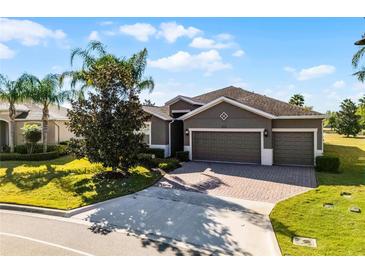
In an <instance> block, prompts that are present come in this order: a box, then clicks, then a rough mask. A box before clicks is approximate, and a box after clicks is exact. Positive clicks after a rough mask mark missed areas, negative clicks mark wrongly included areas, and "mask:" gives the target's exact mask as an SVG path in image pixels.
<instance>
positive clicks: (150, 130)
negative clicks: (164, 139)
mask: <svg viewBox="0 0 365 274" xmlns="http://www.w3.org/2000/svg"><path fill="white" fill-rule="evenodd" d="M144 124H145V125H149V132H148V144H147V145H149V146H150V145H151V141H152V122H144Z"/></svg>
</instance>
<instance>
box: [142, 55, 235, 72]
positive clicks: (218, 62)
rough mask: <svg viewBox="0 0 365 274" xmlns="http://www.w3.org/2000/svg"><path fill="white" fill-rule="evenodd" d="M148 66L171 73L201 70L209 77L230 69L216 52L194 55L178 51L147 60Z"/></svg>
mask: <svg viewBox="0 0 365 274" xmlns="http://www.w3.org/2000/svg"><path fill="white" fill-rule="evenodd" d="M148 64H149V65H150V66H151V67H154V68H160V69H165V70H172V71H181V70H187V69H199V70H203V71H204V72H205V74H206V75H210V74H211V73H213V72H215V71H218V70H223V69H229V68H231V65H230V64H228V63H224V62H222V57H221V56H220V55H219V52H218V51H216V50H209V51H203V52H201V53H199V54H196V55H192V54H190V53H188V52H186V51H179V52H177V53H175V54H173V55H171V56H168V57H163V58H160V59H157V60H149V61H148Z"/></svg>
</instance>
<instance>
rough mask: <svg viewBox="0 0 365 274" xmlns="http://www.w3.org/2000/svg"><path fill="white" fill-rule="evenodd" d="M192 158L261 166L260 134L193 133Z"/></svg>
mask: <svg viewBox="0 0 365 274" xmlns="http://www.w3.org/2000/svg"><path fill="white" fill-rule="evenodd" d="M192 158H193V160H202V161H219V162H239V163H254V164H260V163H261V140H260V133H259V132H206V131H193V132H192Z"/></svg>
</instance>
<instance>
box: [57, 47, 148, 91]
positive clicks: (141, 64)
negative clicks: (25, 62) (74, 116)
mask: <svg viewBox="0 0 365 274" xmlns="http://www.w3.org/2000/svg"><path fill="white" fill-rule="evenodd" d="M76 57H79V58H80V59H81V61H82V67H81V69H80V70H74V71H66V72H64V73H63V74H62V75H61V77H60V83H61V85H63V83H64V80H65V79H66V78H70V79H71V90H72V91H73V93H74V95H76V96H78V97H81V98H83V97H84V91H85V90H87V89H88V88H91V89H92V88H94V87H95V84H96V83H95V73H96V72H97V70H98V69H99V68H100V67H101V66H102V65H105V64H115V65H116V66H118V67H119V68H120V71H123V74H125V75H126V77H125V80H124V81H123V82H124V83H123V85H124V87H125V89H126V90H128V91H129V96H132V95H136V94H139V93H140V92H141V91H142V90H145V89H148V90H149V92H151V91H152V90H153V88H154V82H153V80H152V78H151V77H147V78H144V77H143V75H144V72H145V69H146V66H147V49H143V50H142V51H140V52H138V53H136V54H134V55H132V57H130V58H129V59H126V58H118V57H116V56H115V55H113V54H111V53H108V52H107V51H106V48H105V46H104V45H103V44H102V43H101V42H99V41H91V42H90V43H89V44H88V46H87V47H86V49H81V48H76V49H74V50H73V51H72V52H71V58H70V62H71V66H73V64H74V61H75V58H76ZM127 78H128V80H127ZM77 84H79V85H80V88H79V89H78V91H75V89H76V86H77Z"/></svg>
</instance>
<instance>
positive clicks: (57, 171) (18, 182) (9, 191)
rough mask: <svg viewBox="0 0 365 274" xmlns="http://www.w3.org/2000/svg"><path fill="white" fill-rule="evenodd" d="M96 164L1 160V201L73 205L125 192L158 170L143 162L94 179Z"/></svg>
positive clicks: (142, 184)
mask: <svg viewBox="0 0 365 274" xmlns="http://www.w3.org/2000/svg"><path fill="white" fill-rule="evenodd" d="M101 171H105V168H103V167H102V166H101V165H99V164H92V163H90V162H89V161H87V160H85V159H81V160H76V159H74V158H73V157H71V156H65V157H62V158H58V159H56V160H52V161H44V162H17V161H3V162H1V163H0V202H4V203H15V204H24V205H35V206H42V207H49V208H57V209H73V208H77V207H80V206H85V205H89V204H92V203H95V202H99V201H104V200H107V199H111V198H115V197H118V196H123V195H127V194H130V193H133V192H136V191H139V190H142V189H144V188H146V187H148V186H150V185H152V184H153V183H154V182H155V180H156V179H158V178H159V176H160V175H159V174H158V173H155V172H152V171H150V170H148V169H146V168H144V167H142V166H137V167H135V168H132V169H131V170H130V172H131V176H130V177H128V178H124V179H118V180H115V179H114V180H106V179H104V180H95V179H93V178H92V177H93V176H94V175H95V174H96V173H98V172H101Z"/></svg>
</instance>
